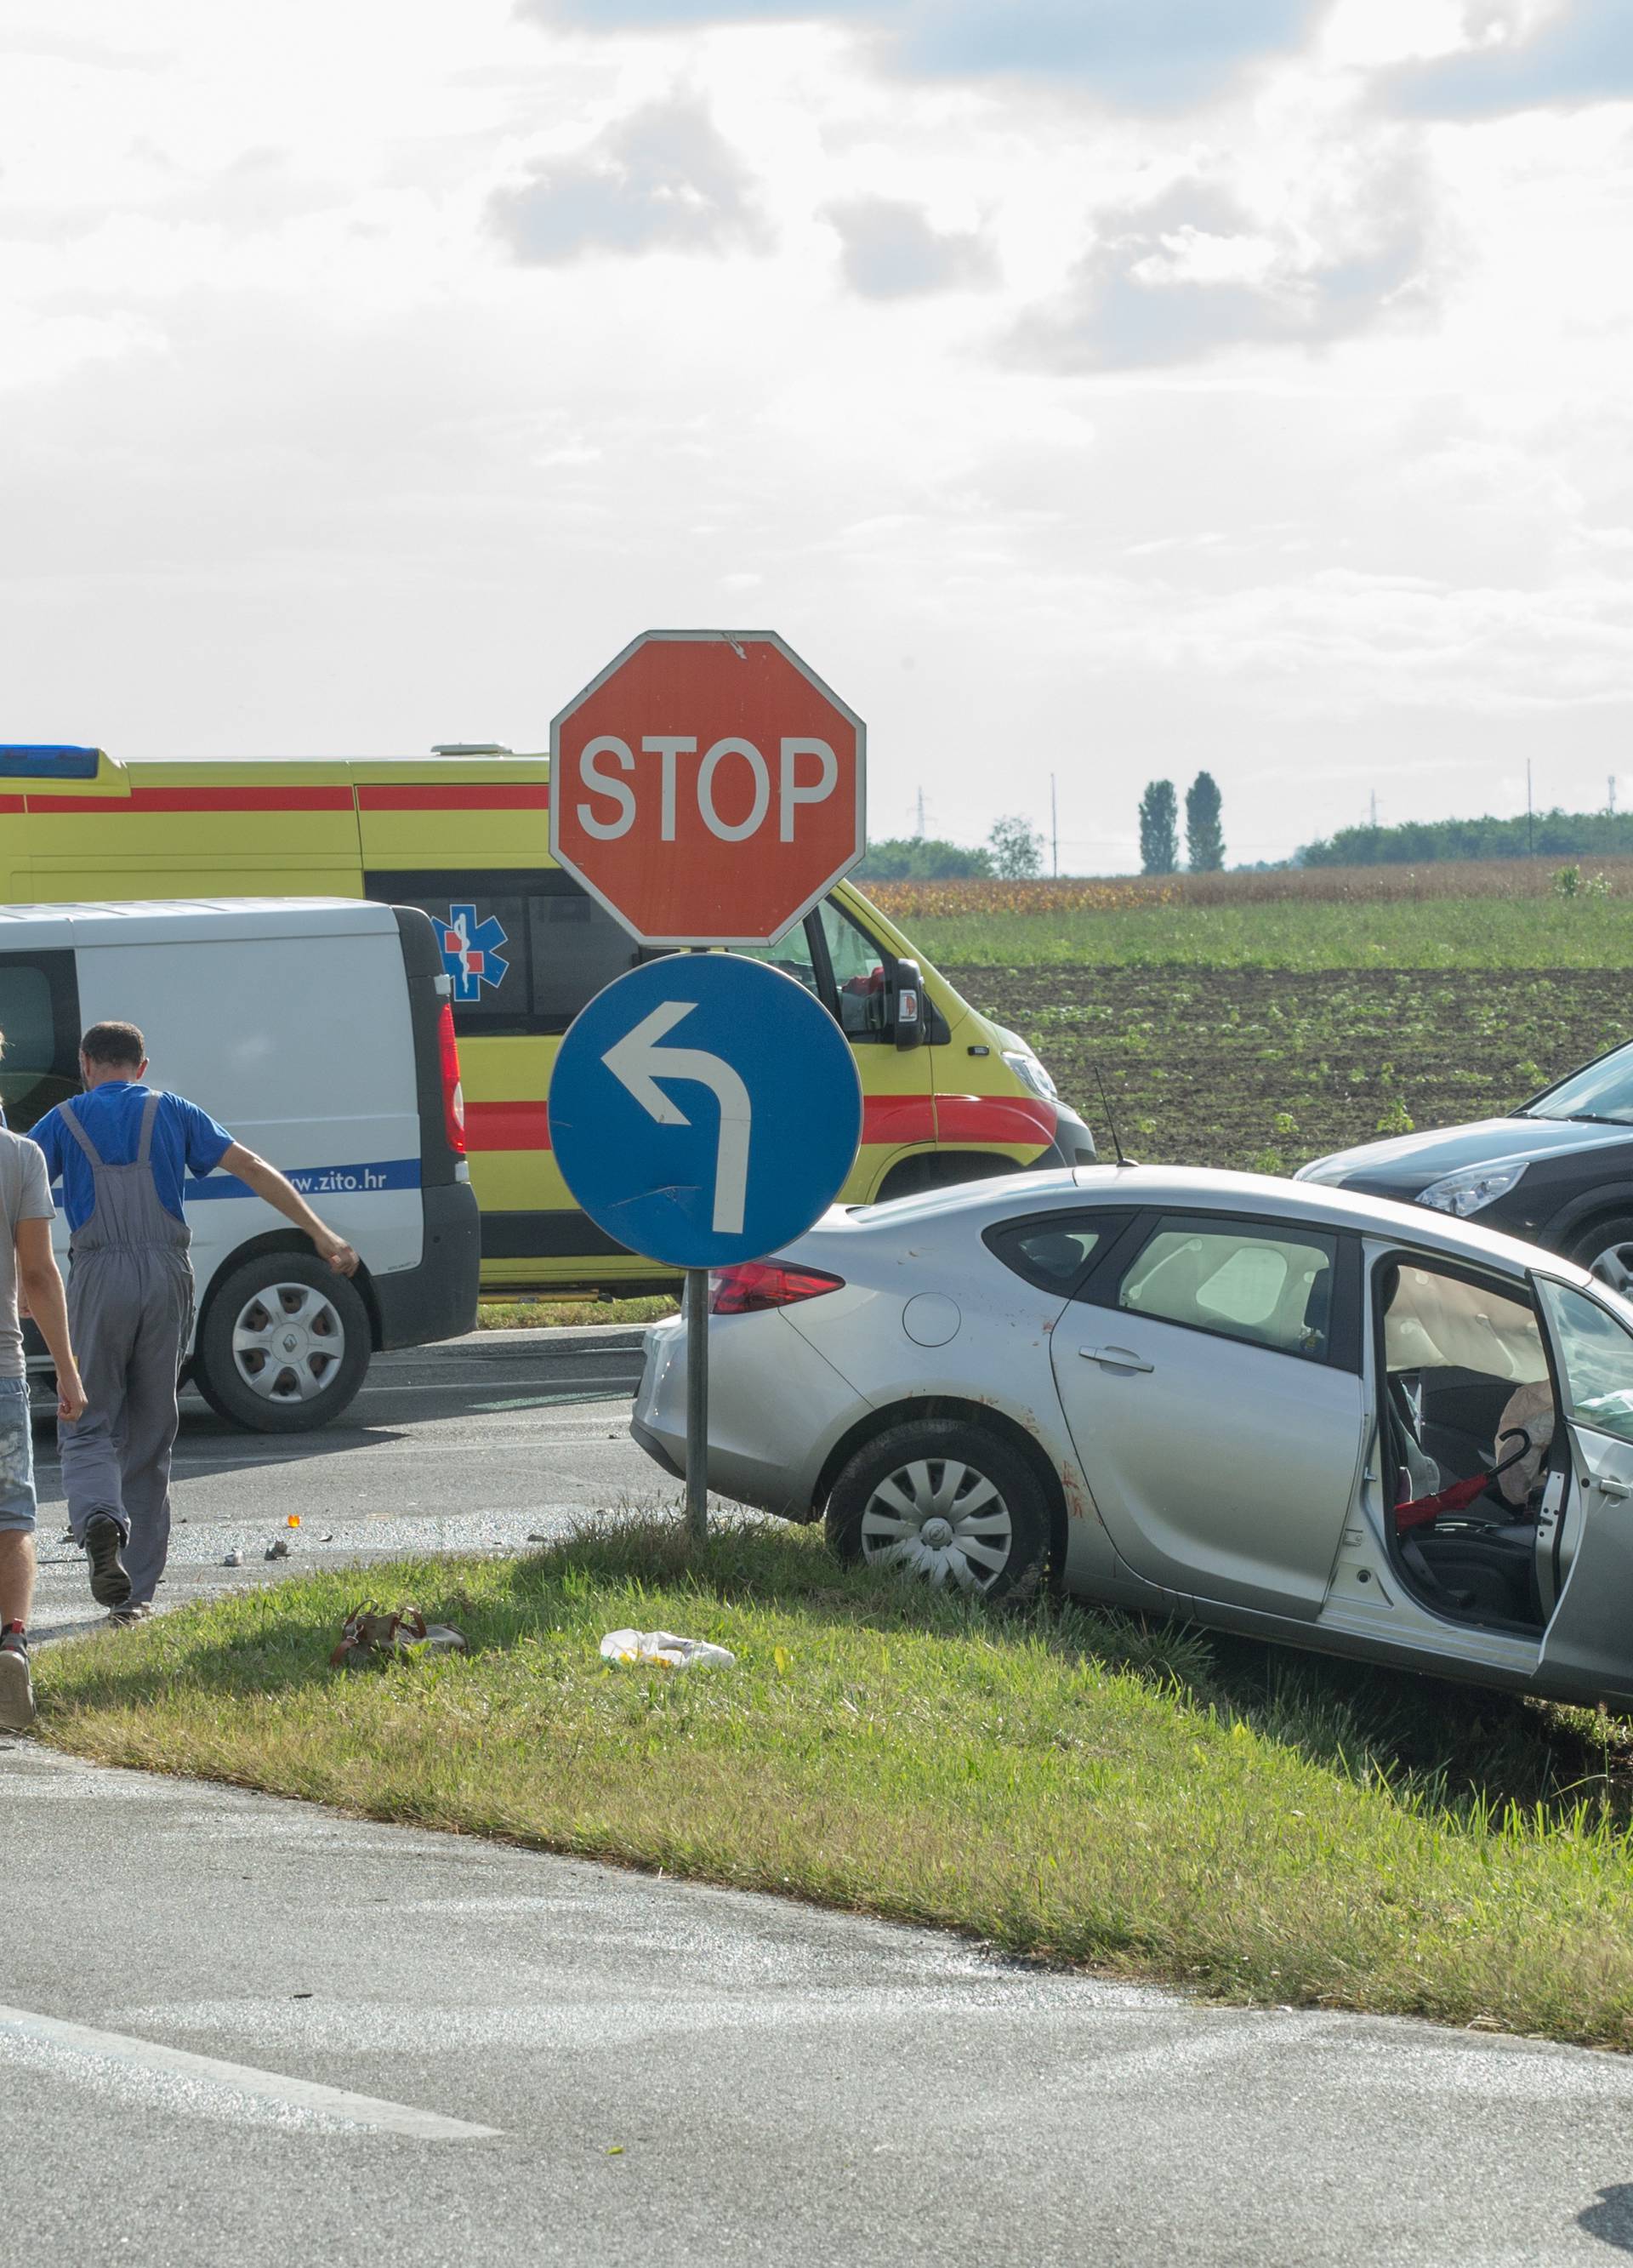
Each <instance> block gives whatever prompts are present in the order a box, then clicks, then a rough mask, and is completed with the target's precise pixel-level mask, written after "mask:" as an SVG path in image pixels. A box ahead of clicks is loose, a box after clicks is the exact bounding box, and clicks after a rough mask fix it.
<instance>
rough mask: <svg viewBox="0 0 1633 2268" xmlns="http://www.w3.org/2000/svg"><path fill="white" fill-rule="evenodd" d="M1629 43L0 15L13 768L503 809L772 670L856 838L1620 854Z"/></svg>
mask: <svg viewBox="0 0 1633 2268" xmlns="http://www.w3.org/2000/svg"><path fill="white" fill-rule="evenodd" d="M1630 245H1633V6H1630V5H1629V4H1628V0H1228V4H1225V0H831V4H828V5H819V4H814V0H813V5H811V6H810V7H809V8H807V9H805V11H793V10H784V9H783V8H781V7H777V6H769V5H765V4H761V0H458V4H457V5H455V4H450V0H279V4H278V6H277V7H276V8H265V7H255V8H251V7H248V6H246V5H244V4H240V0H142V5H141V6H139V7H137V6H135V5H132V4H131V0H0V577H3V578H4V587H3V590H0V666H3V674H4V713H3V714H0V739H6V740H44V739H60V740H92V741H97V742H99V743H100V744H101V745H102V746H104V747H107V748H108V749H109V750H110V751H112V752H113V753H114V754H115V755H125V756H130V757H152V756H158V755H169V754H175V755H208V754H217V753H219V754H223V755H265V754H272V753H277V754H284V755H288V754H313V755H319V754H321V755H344V754H362V755H366V754H393V753H398V752H407V751H415V750H420V749H423V748H425V747H429V746H430V743H431V742H432V741H434V740H455V739H480V740H486V739H494V740H501V741H504V742H507V743H509V744H510V745H511V746H512V747H517V748H536V747H540V746H541V745H542V744H543V742H544V740H545V738H546V736H547V734H548V723H549V718H550V716H551V714H552V713H553V711H555V709H556V708H558V707H559V706H560V705H561V704H562V703H563V701H564V700H565V699H566V698H567V697H568V696H570V694H572V693H573V692H574V691H575V690H576V689H577V688H578V687H579V686H580V685H581V684H582V683H583V682H584V681H585V680H587V679H588V678H589V677H591V676H592V675H593V674H594V673H595V672H596V671H597V670H598V669H600V667H601V666H602V665H603V664H604V663H605V662H606V661H607V659H610V657H611V656H612V654H613V653H614V652H615V651H616V650H617V649H618V648H619V647H620V646H621V645H622V644H624V642H625V641H626V640H627V639H628V638H629V637H631V636H632V635H633V634H634V633H635V632H636V630H641V629H644V628H646V627H649V626H652V625H665V626H679V625H690V624H723V625H739V626H744V627H758V626H769V627H771V628H774V629H776V630H781V631H782V632H783V635H784V636H785V637H788V638H789V639H790V640H791V642H792V644H794V645H795V646H797V647H798V649H799V651H800V652H802V653H803V654H805V657H806V658H807V659H808V660H809V661H810V662H811V663H812V665H813V666H814V667H815V668H816V669H818V670H819V671H820V673H821V674H823V675H824V676H826V677H827V678H828V681H829V682H830V683H832V684H833V685H834V686H835V688H836V689H838V690H839V691H840V692H842V694H843V695H844V696H846V697H847V698H848V699H849V700H850V702H851V703H852V705H853V706H854V707H855V708H856V709H857V710H858V711H860V712H861V714H862V715H863V716H864V718H866V719H867V721H868V725H869V728H870V758H871V766H872V832H873V833H874V834H875V835H876V836H879V835H887V834H895V833H900V832H908V831H911V829H912V828H913V826H914V824H915V822H916V798H917V796H918V794H919V792H920V791H921V790H922V791H923V798H924V806H925V812H926V816H927V820H928V823H929V828H930V830H931V832H935V833H945V834H950V835H953V836H957V837H959V838H960V839H963V840H966V841H976V840H979V839H980V838H981V837H982V836H983V835H984V834H985V832H986V830H987V828H988V827H989V825H990V823H991V821H992V820H993V819H994V817H995V816H997V814H999V813H1001V812H1004V811H1010V810H1016V809H1020V810H1026V811H1029V812H1031V813H1032V814H1034V815H1036V816H1037V817H1038V818H1039V819H1040V820H1042V821H1047V814H1048V795H1049V776H1050V774H1051V772H1054V773H1056V774H1057V775H1058V779H1059V805H1060V835H1061V865H1062V867H1063V870H1074V869H1075V870H1078V871H1088V872H1093V871H1111V870H1114V869H1116V868H1119V867H1125V866H1129V865H1133V864H1134V863H1136V860H1135V853H1134V810H1135V805H1136V801H1137V799H1138V795H1139V792H1140V790H1141V787H1142V786H1143V785H1144V782H1145V781H1146V780H1147V779H1148V778H1151V777H1153V776H1159V775H1164V774H1166V775H1171V776H1173V777H1174V778H1175V779H1176V780H1177V781H1178V782H1179V784H1180V785H1181V789H1182V788H1183V786H1184V784H1185V783H1186V781H1188V779H1189V777H1191V775H1192V773H1193V772H1195V770H1197V769H1198V768H1199V767H1201V766H1203V765H1206V766H1208V767H1209V768H1210V770H1212V771H1213V772H1214V774H1215V775H1216V777H1217V778H1218V780H1219V782H1220V784H1221V787H1222V789H1223V791H1224V797H1225V833H1226V839H1227V843H1228V846H1229V851H1230V855H1231V857H1232V859H1252V858H1275V857H1280V856H1284V855H1285V854H1286V853H1287V852H1288V851H1291V850H1292V849H1293V848H1294V846H1295V845H1296V844H1298V843H1300V842H1303V841H1306V840H1308V839H1310V838H1311V837H1312V836H1316V835H1320V834H1322V833H1325V832H1328V831H1329V830H1330V829H1331V828H1334V827H1336V826H1342V825H1344V824H1346V823H1349V822H1350V821H1356V820H1359V819H1363V818H1364V817H1365V814H1366V812H1367V808H1368V802H1369V798H1370V797H1371V796H1372V794H1374V793H1375V794H1376V796H1377V799H1378V809H1379V816H1380V818H1382V819H1385V820H1390V819H1396V818H1401V817H1406V816H1409V815H1419V814H1434V815H1438V814H1445V813H1449V812H1463V813H1472V812H1478V811H1482V810H1497V811H1513V810H1516V809H1523V807H1524V802H1525V792H1526V791H1525V775H1526V761H1527V759H1529V760H1530V761H1531V762H1532V763H1533V764H1534V774H1535V790H1536V798H1537V801H1538V803H1539V805H1546V804H1548V803H1552V802H1555V801H1558V802H1563V803H1564V804H1567V805H1569V806H1577V807H1580V806H1591V805H1597V804H1601V803H1602V802H1603V801H1604V799H1605V796H1606V792H1607V776H1608V775H1610V774H1612V773H1615V772H1618V771H1620V773H1621V774H1622V799H1623V802H1624V803H1628V804H1633V619H1630V615H1629V598H1630V596H1633V385H1630V384H1629V380H1630V379H1633V258H1629V246H1630Z"/></svg>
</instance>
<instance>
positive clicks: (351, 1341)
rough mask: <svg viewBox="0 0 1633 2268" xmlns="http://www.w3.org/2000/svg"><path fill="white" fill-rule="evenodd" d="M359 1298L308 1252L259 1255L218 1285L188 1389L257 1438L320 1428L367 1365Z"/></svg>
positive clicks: (365, 1323)
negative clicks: (192, 1385) (271, 1434)
mask: <svg viewBox="0 0 1633 2268" xmlns="http://www.w3.org/2000/svg"><path fill="white" fill-rule="evenodd" d="M369 1344H370V1333H369V1313H368V1309H367V1308H366V1307H364V1304H363V1297H362V1294H361V1293H360V1292H358V1291H357V1288H356V1286H355V1285H352V1284H351V1283H349V1281H348V1280H347V1278H345V1277H344V1276H337V1275H336V1274H335V1271H334V1270H333V1269H332V1268H330V1267H329V1266H328V1265H327V1263H326V1262H324V1261H321V1260H320V1259H319V1258H318V1257H317V1256H316V1255H315V1254H309V1253H302V1252H267V1253H263V1254H262V1255H261V1257H260V1258H259V1259H258V1260H246V1262H245V1263H244V1264H243V1266H242V1267H241V1268H235V1269H234V1270H232V1274H231V1275H230V1276H228V1277H226V1278H224V1280H223V1281H222V1282H221V1283H220V1284H218V1285H217V1286H216V1289H215V1292H213V1294H212V1295H211V1298H210V1306H209V1307H208V1308H207V1309H206V1310H205V1314H204V1321H203V1324H202V1328H201V1329H200V1331H199V1335H198V1339H197V1343H196V1345H195V1349H194V1354H193V1382H194V1384H195V1386H196V1387H197V1388H198V1390H199V1392H200V1393H201V1394H202V1395H203V1397H204V1399H205V1401H206V1402H208V1403H209V1404H210V1408H211V1409H212V1410H214V1411H215V1412H216V1414H217V1417H218V1418H228V1419H230V1420H231V1422H232V1424H233V1425H244V1426H247V1427H248V1429H249V1430H250V1431H251V1432H255V1433H305V1432H309V1431H310V1430H311V1429H312V1428H313V1427H314V1426H318V1425H329V1424H330V1423H331V1422H332V1421H333V1420H334V1419H335V1418H338V1417H339V1415H340V1413H341V1411H342V1410H344V1409H345V1408H346V1407H347V1405H348V1403H350V1402H351V1400H352V1399H353V1397H354V1396H355V1395H356V1394H357V1388H359V1387H360V1386H361V1385H362V1383H363V1381H364V1375H365V1373H366V1372H367V1370H368V1367H369Z"/></svg>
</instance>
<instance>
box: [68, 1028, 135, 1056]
mask: <svg viewBox="0 0 1633 2268" xmlns="http://www.w3.org/2000/svg"><path fill="white" fill-rule="evenodd" d="M79 1052H80V1054H81V1055H82V1056H84V1057H85V1061H86V1062H87V1063H93V1064H139V1063H142V1062H144V1061H145V1060H146V1057H147V1042H146V1041H145V1040H144V1039H143V1036H142V1035H141V1033H140V1031H139V1030H138V1029H137V1028H136V1025H134V1024H92V1027H91V1029H90V1030H89V1031H88V1032H87V1033H86V1034H85V1037H84V1039H83V1040H81V1042H79Z"/></svg>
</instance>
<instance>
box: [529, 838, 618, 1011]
mask: <svg viewBox="0 0 1633 2268" xmlns="http://www.w3.org/2000/svg"><path fill="white" fill-rule="evenodd" d="M527 917H528V950H529V954H530V958H531V964H532V967H531V974H532V977H533V1029H534V1031H536V1032H564V1031H565V1030H566V1029H567V1027H568V1026H569V1024H570V1023H571V1021H572V1020H573V1018H574V1017H575V1016H576V1015H577V1013H578V1011H579V1010H580V1008H582V1007H583V1006H584V1005H585V1002H586V1001H587V1000H592V999H593V998H595V996H596V994H597V993H598V992H599V991H600V990H601V988H602V986H603V985H607V984H610V983H612V981H613V979H614V977H615V976H623V974H624V973H625V971H626V970H627V969H630V968H634V967H635V965H636V961H639V960H640V958H641V949H640V947H639V946H637V945H636V941H635V939H633V938H632V937H631V936H630V934H629V931H628V930H627V929H626V928H625V927H624V925H623V924H622V922H618V921H614V919H613V917H612V916H611V914H609V913H608V912H607V909H606V908H605V907H604V906H600V905H598V904H597V903H596V902H595V900H594V899H593V898H592V897H591V895H589V893H588V891H586V890H581V889H580V888H579V887H578V885H577V883H576V882H575V881H574V880H572V879H571V877H570V875H567V874H559V873H549V874H541V876H540V877H539V887H538V888H537V890H535V891H534V892H533V895H532V896H531V898H530V900H529V903H528V908H527Z"/></svg>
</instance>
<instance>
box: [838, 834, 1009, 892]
mask: <svg viewBox="0 0 1633 2268" xmlns="http://www.w3.org/2000/svg"><path fill="white" fill-rule="evenodd" d="M992 872H993V865H992V853H991V851H966V850H965V849H964V847H963V845H962V844H961V843H944V842H942V841H940V840H939V839H938V837H936V836H922V835H887V836H885V837H884V839H883V840H882V841H881V842H878V843H869V844H868V846H867V855H866V856H865V858H864V859H863V861H862V863H861V865H859V866H858V867H857V869H856V873H857V880H863V881H865V880H870V879H871V880H873V881H875V882H945V881H959V880H965V879H966V878H967V877H968V876H970V875H984V874H990V873H992Z"/></svg>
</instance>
